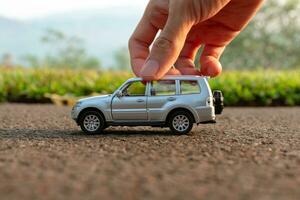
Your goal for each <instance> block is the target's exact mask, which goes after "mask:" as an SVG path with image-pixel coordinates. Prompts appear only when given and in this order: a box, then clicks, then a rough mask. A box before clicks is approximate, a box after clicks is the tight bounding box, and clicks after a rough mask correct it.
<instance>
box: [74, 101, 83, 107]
mask: <svg viewBox="0 0 300 200" xmlns="http://www.w3.org/2000/svg"><path fill="white" fill-rule="evenodd" d="M81 105H82V102H77V103H76V104H75V106H74V107H73V108H74V109H76V108H80V106H81Z"/></svg>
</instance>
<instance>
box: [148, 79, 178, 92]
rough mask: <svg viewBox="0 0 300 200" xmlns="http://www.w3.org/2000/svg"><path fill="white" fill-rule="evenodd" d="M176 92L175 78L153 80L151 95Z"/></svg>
mask: <svg viewBox="0 0 300 200" xmlns="http://www.w3.org/2000/svg"><path fill="white" fill-rule="evenodd" d="M175 94H176V82H175V80H161V81H153V82H152V89H151V96H165V95H175Z"/></svg>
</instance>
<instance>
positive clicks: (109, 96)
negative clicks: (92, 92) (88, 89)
mask: <svg viewBox="0 0 300 200" xmlns="http://www.w3.org/2000/svg"><path fill="white" fill-rule="evenodd" d="M110 98H111V95H100V96H94V97H88V98H84V99H80V100H79V101H78V102H82V103H87V102H94V101H99V100H106V99H110Z"/></svg>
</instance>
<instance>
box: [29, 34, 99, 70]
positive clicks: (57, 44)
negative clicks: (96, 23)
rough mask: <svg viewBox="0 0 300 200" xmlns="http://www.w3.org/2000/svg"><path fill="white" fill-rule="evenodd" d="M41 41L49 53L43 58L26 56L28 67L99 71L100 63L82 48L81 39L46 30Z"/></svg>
mask: <svg viewBox="0 0 300 200" xmlns="http://www.w3.org/2000/svg"><path fill="white" fill-rule="evenodd" d="M41 41H42V42H43V44H45V45H47V46H48V48H49V52H48V53H47V55H46V56H45V57H44V58H38V57H36V56H34V55H26V56H25V57H24V59H25V61H26V62H27V63H28V64H29V66H30V67H34V68H38V67H40V66H45V67H49V68H68V69H99V68H101V63H100V61H99V60H98V59H97V58H96V57H93V56H89V55H88V54H87V52H86V49H85V48H84V42H83V41H82V39H80V38H78V37H75V36H67V35H65V34H64V33H62V32H60V31H57V30H52V29H50V30H47V32H46V34H45V35H44V36H43V37H42V39H41Z"/></svg>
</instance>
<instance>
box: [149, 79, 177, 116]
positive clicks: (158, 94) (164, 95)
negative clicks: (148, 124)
mask: <svg viewBox="0 0 300 200" xmlns="http://www.w3.org/2000/svg"><path fill="white" fill-rule="evenodd" d="M150 93H151V94H150V96H149V97H148V105H147V107H148V112H149V120H152V121H161V120H162V116H164V114H165V112H166V110H165V108H166V107H167V106H168V104H172V103H175V102H176V100H177V96H176V81H175V80H160V81H152V82H151V89H150Z"/></svg>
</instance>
